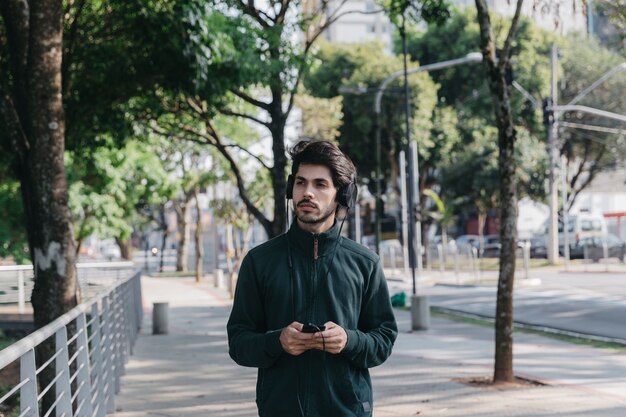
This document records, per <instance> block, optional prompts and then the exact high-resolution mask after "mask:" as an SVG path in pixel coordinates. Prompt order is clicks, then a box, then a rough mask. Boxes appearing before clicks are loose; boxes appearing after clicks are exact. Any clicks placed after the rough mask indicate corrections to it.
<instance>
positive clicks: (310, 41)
mask: <svg viewBox="0 0 626 417" xmlns="http://www.w3.org/2000/svg"><path fill="white" fill-rule="evenodd" d="M346 2H347V0H341V3H340V4H339V6H337V8H336V9H335V11H334V12H333V14H332V15H331V16H330V17H329V18H328V20H327V21H326V22H324V23H323V24H322V25H320V26H318V28H317V30H316V31H315V32H314V33H313V34H312V35H311V36H310V37H309V36H307V39H306V42H305V44H304V51H303V52H302V55H301V57H302V58H301V60H300V63H299V65H298V72H297V75H296V82H295V83H294V84H293V86H292V87H291V90H290V91H289V103H288V104H287V109H286V110H285V112H284V115H285V116H288V115H289V113H291V110H292V109H293V106H294V100H295V97H296V93H297V91H298V86H299V84H300V80H301V79H302V76H303V72H304V66H305V65H306V61H307V57H308V55H309V51H310V50H311V47H312V46H313V43H315V41H316V40H317V38H319V37H320V35H321V34H322V33H323V32H324V30H326V29H327V28H328V26H330V25H331V24H332V23H333V22H335V21H336V20H337V19H339V17H341V16H342V15H341V14H338V13H339V11H340V10H341V8H342V7H343V6H344V5H345V4H346ZM326 5H327V3H326V2H323V3H322V7H321V8H320V10H318V12H317V14H320V13H322V12H323V10H325V8H326ZM346 13H348V12H346Z"/></svg>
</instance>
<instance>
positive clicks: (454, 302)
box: [390, 269, 626, 344]
mask: <svg viewBox="0 0 626 417" xmlns="http://www.w3.org/2000/svg"><path fill="white" fill-rule="evenodd" d="M390 289H391V291H392V292H397V291H398V290H400V289H404V290H405V291H407V292H408V293H410V291H411V286H410V285H408V284H406V283H399V282H393V281H391V282H390ZM418 289H419V291H421V293H422V294H427V295H429V300H430V304H431V306H436V307H444V308H447V309H453V310H457V311H462V312H467V313H472V314H478V315H480V316H485V317H493V316H494V313H495V301H496V289H497V288H496V282H495V280H491V281H490V282H485V283H479V284H468V285H462V284H461V285H459V284H457V283H456V282H450V281H448V283H443V284H442V283H438V282H437V280H436V279H434V280H431V282H430V284H429V285H423V286H420V287H418ZM514 317H515V322H517V323H523V324H530V325H533V326H539V327H547V328H552V329H558V330H565V331H568V332H573V333H578V334H581V335H591V336H599V337H605V338H610V339H615V340H617V341H621V342H623V343H625V344H626V273H624V272H618V273H605V272H602V271H596V272H564V271H558V270H554V269H553V270H534V271H531V274H530V279H528V280H524V279H518V280H516V287H515V291H514Z"/></svg>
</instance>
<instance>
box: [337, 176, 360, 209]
mask: <svg viewBox="0 0 626 417" xmlns="http://www.w3.org/2000/svg"><path fill="white" fill-rule="evenodd" d="M357 194H358V188H357V186H356V184H355V183H354V182H351V183H350V184H348V185H344V186H343V187H341V188H340V189H339V191H338V192H337V202H338V203H339V204H340V205H342V206H344V207H346V208H352V207H354V203H355V202H356V197H357Z"/></svg>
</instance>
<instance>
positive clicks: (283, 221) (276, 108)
mask: <svg viewBox="0 0 626 417" xmlns="http://www.w3.org/2000/svg"><path fill="white" fill-rule="evenodd" d="M272 97H273V101H272V108H271V110H270V115H271V117H272V125H271V129H270V130H271V132H272V153H273V155H274V166H273V167H272V188H273V191H274V220H273V221H272V224H271V229H270V230H266V231H267V232H268V235H269V236H268V237H269V238H270V239H271V238H273V237H275V236H278V235H280V234H281V233H284V232H285V231H286V229H287V205H286V200H285V189H286V187H287V179H286V178H285V175H286V169H287V156H286V154H285V153H286V149H285V120H286V115H285V114H284V113H283V110H282V90H281V89H280V88H272Z"/></svg>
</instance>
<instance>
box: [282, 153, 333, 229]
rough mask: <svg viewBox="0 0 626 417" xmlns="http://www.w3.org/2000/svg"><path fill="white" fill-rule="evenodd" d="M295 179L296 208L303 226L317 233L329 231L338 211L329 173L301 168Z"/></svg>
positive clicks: (314, 167) (323, 169) (319, 167)
mask: <svg viewBox="0 0 626 417" xmlns="http://www.w3.org/2000/svg"><path fill="white" fill-rule="evenodd" d="M294 177H295V178H294V186H293V205H294V210H295V212H296V217H297V218H298V220H299V222H300V226H301V227H303V228H304V229H305V230H309V231H311V232H314V233H321V232H324V231H326V230H327V229H329V228H330V227H331V226H332V225H333V222H334V221H335V210H336V209H337V202H335V197H336V195H337V189H336V188H335V186H334V185H333V178H332V175H331V172H330V169H329V168H328V167H326V166H324V165H312V164H301V165H300V166H299V167H298V172H296V174H295V176H294Z"/></svg>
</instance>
